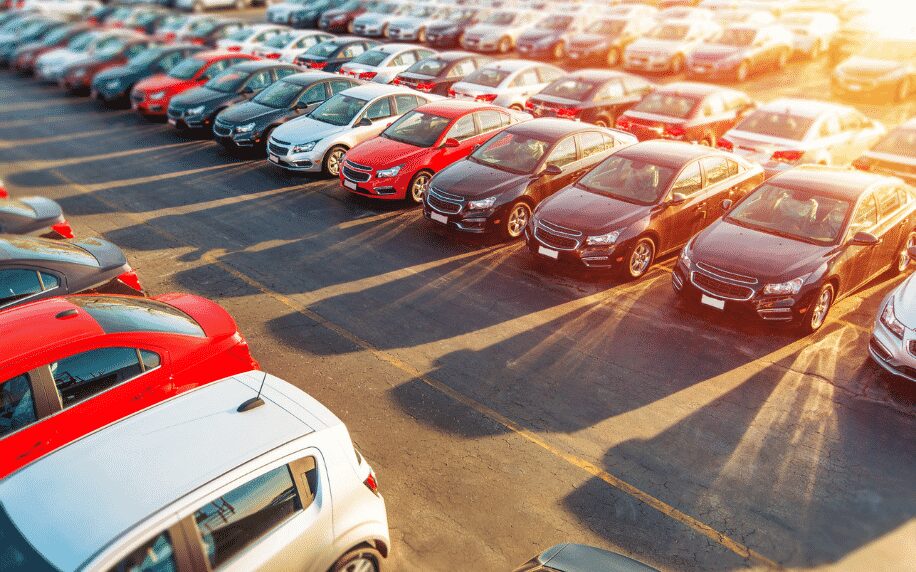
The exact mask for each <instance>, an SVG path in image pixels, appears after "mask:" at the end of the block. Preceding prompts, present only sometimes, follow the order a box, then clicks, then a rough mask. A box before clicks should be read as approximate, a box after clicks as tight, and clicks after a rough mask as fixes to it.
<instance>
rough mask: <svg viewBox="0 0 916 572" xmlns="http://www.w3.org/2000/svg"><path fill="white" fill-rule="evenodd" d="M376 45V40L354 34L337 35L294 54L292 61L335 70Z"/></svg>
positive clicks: (330, 70)
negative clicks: (294, 57) (296, 54)
mask: <svg viewBox="0 0 916 572" xmlns="http://www.w3.org/2000/svg"><path fill="white" fill-rule="evenodd" d="M378 45H379V42H377V41H376V40H367V39H365V38H357V37H355V36H338V37H337V38H333V39H331V40H328V41H326V42H321V43H320V44H316V45H314V46H312V47H311V48H309V49H307V50H305V52H303V53H301V54H299V55H298V56H296V59H295V60H294V61H295V63H296V65H300V66H303V67H307V68H311V69H314V70H321V71H326V72H336V71H338V70H339V69H340V66H342V65H344V64H345V63H347V62H349V61H351V60H352V59H353V58H355V57H356V56H358V55H360V54H362V53H363V52H365V51H366V50H371V49H372V48H374V47H376V46H378Z"/></svg>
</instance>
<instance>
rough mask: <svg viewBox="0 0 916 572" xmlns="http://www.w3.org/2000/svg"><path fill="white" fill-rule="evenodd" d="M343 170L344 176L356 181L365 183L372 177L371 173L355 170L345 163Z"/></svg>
mask: <svg viewBox="0 0 916 572" xmlns="http://www.w3.org/2000/svg"><path fill="white" fill-rule="evenodd" d="M341 172H343V176H344V178H345V179H347V180H350V181H353V182H354V183H365V182H366V181H368V180H369V179H371V178H372V175H370V174H369V173H363V172H361V171H354V170H353V169H351V168H350V166H349V165H344V166H343V169H341Z"/></svg>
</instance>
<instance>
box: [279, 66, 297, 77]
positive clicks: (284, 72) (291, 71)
mask: <svg viewBox="0 0 916 572" xmlns="http://www.w3.org/2000/svg"><path fill="white" fill-rule="evenodd" d="M294 73H300V71H299V70H297V69H290V68H279V69H278V70H276V74H277V79H283V78H285V77H286V76H288V75H293V74H294Z"/></svg>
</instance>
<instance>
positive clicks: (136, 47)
mask: <svg viewBox="0 0 916 572" xmlns="http://www.w3.org/2000/svg"><path fill="white" fill-rule="evenodd" d="M145 49H146V45H145V44H133V45H132V46H130V47H129V48H127V51H126V52H125V53H124V55H125V56H126V57H127V59H130V58H132V57H134V56H136V55H137V54H139V53H140V52H142V51H143V50H145Z"/></svg>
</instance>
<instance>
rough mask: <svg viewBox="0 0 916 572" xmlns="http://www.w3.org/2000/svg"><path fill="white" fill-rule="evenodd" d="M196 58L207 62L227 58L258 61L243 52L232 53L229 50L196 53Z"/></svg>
mask: <svg viewBox="0 0 916 572" xmlns="http://www.w3.org/2000/svg"><path fill="white" fill-rule="evenodd" d="M194 57H196V58H199V59H204V60H207V61H211V60H222V59H225V58H244V59H249V60H253V59H256V58H255V57H254V56H252V55H250V54H243V53H241V52H230V51H229V50H209V51H206V52H199V53H196V54H194ZM239 63H241V62H239Z"/></svg>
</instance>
